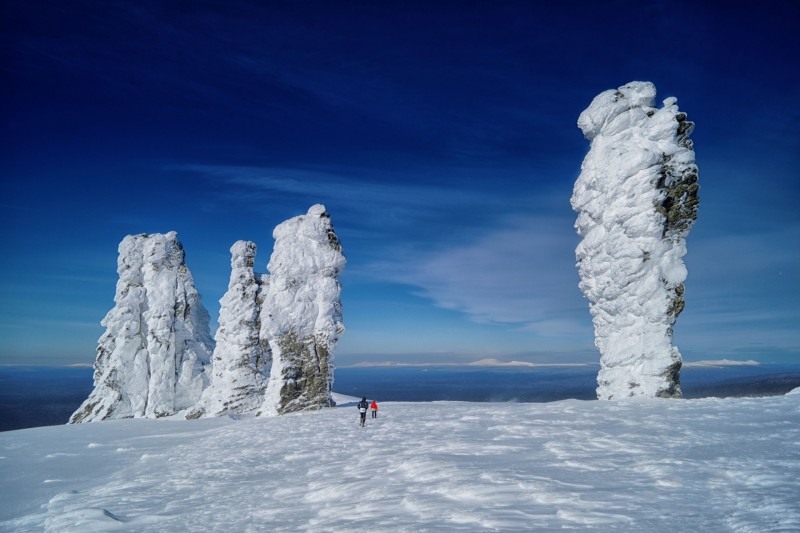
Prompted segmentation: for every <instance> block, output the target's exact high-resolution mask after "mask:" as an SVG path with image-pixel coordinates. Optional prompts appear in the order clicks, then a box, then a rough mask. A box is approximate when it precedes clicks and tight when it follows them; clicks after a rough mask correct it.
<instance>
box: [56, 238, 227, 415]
mask: <svg viewBox="0 0 800 533" xmlns="http://www.w3.org/2000/svg"><path fill="white" fill-rule="evenodd" d="M117 272H118V273H119V281H118V282H117V291H116V295H115V297H114V301H115V302H116V305H115V306H114V307H113V308H112V309H111V310H110V311H109V312H108V314H107V315H106V317H105V318H104V319H103V321H102V322H101V324H102V325H103V326H104V327H105V328H106V332H105V333H104V334H103V335H102V336H101V337H100V340H99V344H98V347H97V360H96V362H95V365H94V367H95V372H94V384H95V388H94V390H93V391H92V393H91V394H90V395H89V398H87V399H86V401H84V402H83V404H82V405H81V406H80V407H79V408H78V410H77V411H75V413H74V414H73V415H72V417H71V418H70V423H78V422H91V421H96V420H107V419H113V418H131V417H135V418H137V417H147V418H156V417H161V416H167V415H171V414H174V413H176V412H177V411H180V410H182V409H186V408H188V407H190V406H192V405H194V404H195V403H196V402H197V401H198V399H199V398H200V395H201V393H202V391H203V389H204V388H205V386H206V384H207V377H206V375H205V373H204V366H205V365H206V364H207V363H208V362H209V358H210V355H211V352H212V350H213V347H214V343H213V341H212V340H211V336H210V332H209V327H208V323H209V316H208V312H207V311H206V309H205V308H204V307H203V304H202V303H201V299H200V295H199V294H198V292H197V289H196V288H195V286H194V280H193V279H192V274H191V272H189V269H188V268H187V267H186V264H185V263H184V253H183V247H182V246H181V244H180V243H179V242H178V235H177V233H175V232H174V231H172V232H169V233H167V234H160V233H156V234H153V235H146V234H141V235H129V236H127V237H125V238H124V239H123V240H122V242H121V243H120V245H119V259H118V262H117Z"/></svg>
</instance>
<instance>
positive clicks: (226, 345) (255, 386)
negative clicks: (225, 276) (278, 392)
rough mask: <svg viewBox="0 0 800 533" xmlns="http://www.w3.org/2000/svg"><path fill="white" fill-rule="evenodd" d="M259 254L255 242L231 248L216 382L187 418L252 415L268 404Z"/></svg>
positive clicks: (215, 364) (218, 337) (218, 335)
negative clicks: (256, 265)
mask: <svg viewBox="0 0 800 533" xmlns="http://www.w3.org/2000/svg"><path fill="white" fill-rule="evenodd" d="M255 256H256V245H255V243H253V242H250V241H237V242H236V243H235V244H234V245H233V246H232V247H231V279H230V282H229V284H228V291H227V292H226V293H225V295H224V296H223V297H222V299H221V300H220V301H219V303H220V311H219V329H217V333H216V336H215V340H216V342H217V345H216V348H215V349H214V355H213V357H212V367H211V376H210V379H211V383H210V385H209V386H208V388H206V389H205V390H204V391H203V396H202V398H201V399H200V402H198V404H197V405H196V406H195V407H194V408H193V409H191V410H190V411H189V413H187V415H186V418H190V419H193V418H201V417H208V416H222V415H228V414H239V413H248V412H251V411H255V410H256V409H258V408H259V407H261V404H262V403H263V401H264V389H265V388H266V385H267V377H268V376H269V370H270V363H271V360H270V357H269V355H270V353H269V346H268V345H267V343H266V341H262V340H261V339H260V337H259V330H260V322H259V320H260V319H259V313H260V309H261V299H262V298H263V295H262V285H261V279H260V276H259V275H258V274H256V273H255V272H254V270H253V265H254V263H255Z"/></svg>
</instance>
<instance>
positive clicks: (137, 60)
mask: <svg viewBox="0 0 800 533" xmlns="http://www.w3.org/2000/svg"><path fill="white" fill-rule="evenodd" d="M754 9H755V7H754V4H752V3H737V2H724V3H718V4H716V3H710V2H647V1H613V0H612V1H607V2H588V1H587V2H584V1H581V2H502V1H501V2H403V3H385V2H236V1H233V2H189V3H186V2H146V1H145V2H138V1H137V2H91V1H76V2H40V1H34V2H31V1H24V2H23V1H18V0H7V1H6V2H4V3H3V4H2V6H0V25H1V27H0V54H1V55H0V57H1V58H2V59H1V60H0V61H1V62H0V67H1V68H2V71H1V72H2V79H3V80H4V81H3V83H2V86H0V93H1V95H2V100H1V101H2V104H1V105H2V116H0V123H1V124H2V143H1V144H0V176H1V179H2V183H1V184H0V187H1V188H0V217H2V218H0V227H1V228H2V229H0V239H1V240H0V244H1V245H2V250H1V252H2V253H1V255H2V261H0V269H1V270H0V363H28V364H69V363H91V362H92V361H93V360H94V350H95V347H96V341H97V338H98V337H99V336H100V334H101V333H102V331H103V330H102V328H101V326H100V324H99V322H100V320H101V319H102V318H103V316H104V315H105V313H106V312H107V311H108V309H110V308H111V307H112V306H113V296H114V286H115V283H116V279H117V275H116V259H117V245H118V243H119V241H120V240H121V239H122V238H123V237H124V236H125V235H127V234H130V233H142V232H147V233H153V232H166V231H169V230H175V231H178V233H179V236H180V240H181V241H182V242H183V244H184V248H185V250H186V256H187V264H188V266H189V268H190V269H191V271H192V272H193V274H194V278H195V282H196V284H197V286H198V289H199V290H200V292H201V294H202V295H203V298H204V303H205V305H206V307H207V308H208V309H209V311H210V313H211V315H212V318H214V320H215V319H216V316H217V314H218V311H219V304H218V300H219V298H220V297H221V296H222V295H223V294H224V292H225V290H226V288H227V282H228V276H229V273H230V255H229V252H228V249H229V248H230V246H231V244H232V243H233V242H235V241H236V240H238V239H249V240H253V241H255V242H256V243H258V246H259V255H258V257H257V266H258V267H259V269H260V270H261V271H265V270H266V263H267V261H268V260H269V253H270V252H271V248H272V237H271V233H272V229H273V228H274V227H275V225H277V224H278V223H280V222H281V221H283V220H285V219H286V218H289V217H291V216H295V215H298V214H302V213H305V211H306V210H307V209H308V207H309V206H310V205H312V204H314V203H324V204H325V205H326V206H327V208H328V210H329V212H330V213H331V214H332V219H333V222H334V225H335V227H336V230H337V233H338V234H339V237H340V239H341V241H342V243H343V246H344V250H345V253H346V255H347V257H348V266H347V270H346V272H345V274H344V275H343V277H342V279H341V282H342V285H343V293H342V298H343V303H344V311H345V323H346V325H347V327H348V331H347V333H346V334H345V335H344V336H343V337H342V340H341V342H340V344H339V348H338V353H337V360H338V363H339V364H340V365H345V364H352V363H355V362H359V361H405V362H409V361H414V362H419V361H430V362H443V361H469V360H474V359H478V358H483V357H496V358H499V359H506V360H509V359H517V360H527V361H536V362H573V361H597V360H599V354H598V353H597V352H596V350H595V348H594V346H593V331H592V327H591V321H590V318H589V312H588V306H587V303H586V301H585V300H583V298H582V297H581V294H580V292H579V290H578V288H577V283H578V275H577V271H576V269H575V266H574V263H575V259H574V248H575V246H576V244H577V243H578V237H577V235H576V234H575V232H574V230H573V228H572V224H573V222H574V219H575V215H574V213H573V212H572V211H571V208H570V206H569V198H570V195H571V193H572V186H573V183H574V181H575V178H576V177H577V176H578V173H579V172H580V164H581V161H582V159H583V157H584V156H585V154H586V152H587V150H588V147H589V146H588V142H587V141H586V140H585V139H583V137H582V135H581V133H580V131H579V130H578V128H577V127H576V125H575V123H576V120H577V117H578V115H579V113H580V112H581V111H582V110H583V109H584V108H586V107H587V106H588V104H589V102H590V101H591V100H592V98H593V97H594V96H595V95H596V94H597V93H599V92H601V91H603V90H606V89H611V88H616V87H618V86H620V85H623V84H625V83H627V82H629V81H633V80H647V81H652V82H653V83H655V85H656V87H657V89H658V91H659V95H658V100H659V102H660V101H661V100H663V99H664V98H666V97H668V96H676V97H677V98H678V103H679V105H680V107H681V109H682V110H684V111H685V112H687V113H688V115H689V119H690V120H693V121H694V122H695V123H696V129H695V133H694V135H693V138H694V141H695V151H696V155H697V161H698V165H699V168H700V180H699V181H700V185H701V207H700V215H699V219H698V222H697V224H696V225H695V227H694V229H693V231H692V233H691V234H690V236H689V238H688V249H689V253H688V255H687V257H686V264H687V267H688V270H689V278H688V281H687V292H686V301H687V307H686V310H685V311H684V313H683V314H682V315H681V317H680V318H679V319H678V322H677V324H676V327H675V343H676V344H677V345H678V347H679V348H680V350H681V352H682V353H683V355H684V358H685V359H687V360H702V359H717V358H723V357H726V358H731V359H757V360H760V361H763V362H799V361H800V327H799V326H798V324H800V312H799V311H798V305H797V302H798V301H800V281H798V280H799V279H800V209H798V208H797V198H798V193H799V192H800V190H799V189H800V187H799V186H798V177H800V176H798V174H799V173H800V172H799V171H798V169H800V128H799V127H798V124H800V112H798V106H797V95H798V94H799V93H798V85H799V84H798V81H800V80H799V79H798V78H800V74H799V72H800V69H798V65H800V47H799V46H798V45H797V37H796V28H797V25H798V23H800V5H798V4H797V2H791V1H788V0H787V1H772V2H765V3H762V4H759V5H758V10H757V11H755V10H754ZM215 328H216V322H214V323H213V324H212V330H213V329H215Z"/></svg>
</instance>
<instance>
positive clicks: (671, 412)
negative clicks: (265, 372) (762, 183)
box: [0, 394, 800, 532]
mask: <svg viewBox="0 0 800 533" xmlns="http://www.w3.org/2000/svg"><path fill="white" fill-rule="evenodd" d="M357 420H358V414H357V412H356V409H355V407H354V405H353V404H345V405H344V406H342V407H338V408H335V409H325V410H322V411H318V412H311V413H302V414H292V415H286V416H282V417H273V418H255V417H253V416H243V417H241V418H239V419H233V418H227V417H223V418H208V419H201V420H196V421H177V420H146V419H134V420H116V421H108V422H103V423H92V424H79V425H73V426H63V427H62V426H58V427H45V428H35V429H29V430H21V431H12V432H6V433H3V434H2V435H0V490H2V493H3V495H4V498H3V500H2V504H0V531H42V530H45V531H59V532H65V531H226V532H227V531H353V532H355V531H361V532H363V531H439V530H445V529H446V530H452V531H520V530H542V529H546V530H550V529H560V528H574V529H586V528H595V529H600V530H609V529H622V530H628V531H667V530H670V531H720V530H729V531H781V530H785V531H791V530H795V531H796V530H798V529H800V497H798V494H800V429H799V428H800V395H797V394H795V395H788V396H782V397H772V398H758V399H726V400H719V399H704V400H640V401H630V400H629V401H622V402H616V401H608V402H596V401H591V402H582V401H577V400H568V401H561V402H554V403H548V404H499V403H461V402H434V403H389V402H384V403H381V410H380V412H379V415H378V419H377V420H372V419H371V418H369V417H368V418H367V427H365V428H361V427H359V426H358V421H357Z"/></svg>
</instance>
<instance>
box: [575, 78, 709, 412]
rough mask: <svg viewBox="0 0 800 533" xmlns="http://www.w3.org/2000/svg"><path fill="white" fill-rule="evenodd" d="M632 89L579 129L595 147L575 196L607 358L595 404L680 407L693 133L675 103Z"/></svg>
mask: <svg viewBox="0 0 800 533" xmlns="http://www.w3.org/2000/svg"><path fill="white" fill-rule="evenodd" d="M655 95H656V90H655V87H654V86H653V84H651V83H647V82H632V83H629V84H628V85H625V86H623V87H620V88H619V89H617V90H609V91H605V92H603V93H601V94H600V95H598V96H597V97H596V98H595V99H594V100H593V101H592V103H591V105H590V106H589V107H588V108H587V109H586V110H585V111H584V112H583V113H581V115H580V117H579V119H578V126H579V127H580V128H581V130H582V131H583V133H584V135H585V137H586V138H587V139H588V140H589V141H591V148H590V150H589V153H588V154H587V155H586V158H585V159H584V161H583V165H582V167H581V174H580V176H579V177H578V179H577V181H576V183H575V188H574V192H573V195H572V207H573V209H574V210H575V211H577V212H578V217H577V220H576V222H575V228H576V230H577V231H578V234H579V235H580V236H581V237H582V238H583V240H582V241H581V243H580V244H579V245H578V247H577V249H576V257H577V261H578V270H579V273H580V277H581V282H580V288H581V290H582V291H583V294H584V296H585V297H586V298H587V299H588V300H589V307H590V311H591V314H592V320H593V322H594V329H595V345H596V346H597V348H598V350H599V351H600V353H601V360H600V364H601V369H600V372H599V374H598V388H597V395H598V398H601V399H611V398H625V397H631V396H661V397H678V396H680V395H681V390H680V382H679V371H680V367H681V356H680V353H679V351H678V349H677V348H676V347H675V346H673V345H672V327H673V325H674V324H675V320H676V318H677V317H678V315H679V314H680V312H681V311H682V310H683V307H684V300H683V293H684V285H683V282H684V280H685V279H686V275H687V271H686V268H685V266H684V264H683V259H682V258H683V256H684V255H685V254H686V244H685V240H684V239H685V236H686V234H687V233H688V232H689V230H690V228H691V226H692V224H693V223H694V220H695V218H696V216H697V205H698V197H697V191H698V185H697V166H696V165H695V159H694V151H693V149H692V141H691V140H690V139H689V135H690V133H691V131H692V129H693V126H694V125H693V123H691V122H689V121H687V120H686V114H685V113H682V112H680V111H679V110H678V106H677V103H676V102H677V101H676V99H675V98H667V99H666V100H664V105H663V107H661V108H655V107H653V101H654V99H655Z"/></svg>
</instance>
